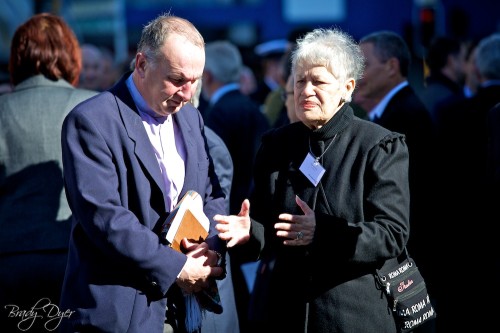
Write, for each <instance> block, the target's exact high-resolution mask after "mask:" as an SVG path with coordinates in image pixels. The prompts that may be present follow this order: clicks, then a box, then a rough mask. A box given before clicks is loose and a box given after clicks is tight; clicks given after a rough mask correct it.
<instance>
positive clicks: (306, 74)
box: [294, 64, 354, 129]
mask: <svg viewBox="0 0 500 333" xmlns="http://www.w3.org/2000/svg"><path fill="white" fill-rule="evenodd" d="M294 78H295V80H294V86H295V94H294V100H295V113H296V115H297V117H298V118H299V120H300V121H302V122H303V123H304V124H305V125H306V126H307V127H309V128H314V129H316V128H320V127H321V126H323V125H324V124H325V123H326V122H328V120H330V119H331V118H332V117H333V116H334V115H335V113H336V112H337V111H338V109H339V108H340V106H341V105H342V104H343V102H344V98H345V96H346V94H347V93H348V92H349V91H352V89H354V80H353V79H350V80H348V81H347V82H345V83H344V82H340V81H339V80H338V79H337V78H336V77H335V76H334V75H333V74H332V73H331V72H330V71H329V70H328V69H327V68H326V67H324V66H318V65H309V64H298V65H297V66H296V68H295V76H294Z"/></svg>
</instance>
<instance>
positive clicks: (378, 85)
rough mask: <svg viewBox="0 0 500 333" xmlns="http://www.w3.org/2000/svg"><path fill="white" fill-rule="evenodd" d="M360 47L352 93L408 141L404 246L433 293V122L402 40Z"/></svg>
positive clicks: (378, 36) (367, 41)
mask: <svg viewBox="0 0 500 333" xmlns="http://www.w3.org/2000/svg"><path fill="white" fill-rule="evenodd" d="M360 48H361V51H362V52H363V54H364V56H365V60H366V67H365V71H364V73H363V78H362V79H361V80H360V81H359V84H358V86H357V88H356V89H357V92H355V93H356V94H359V95H360V97H362V98H364V99H366V100H369V101H371V103H372V105H373V107H372V109H371V110H367V111H368V117H369V118H370V119H371V120H372V121H375V122H376V123H378V124H379V125H381V126H383V127H385V128H387V129H389V130H391V131H394V132H398V133H402V134H404V135H405V136H406V139H407V143H408V150H409V153H410V165H409V180H410V197H411V201H410V222H411V231H410V239H409V241H408V249H409V252H410V255H412V256H413V257H414V259H415V261H416V263H417V264H418V265H419V268H421V270H422V274H423V275H424V277H425V278H426V282H427V283H428V289H429V293H430V295H431V297H433V296H435V295H436V293H437V290H436V289H435V283H434V279H435V275H434V274H435V270H434V268H435V266H434V265H437V264H438V262H435V259H434V258H435V257H436V252H437V248H436V242H437V241H438V240H437V239H436V238H435V237H436V234H435V233H434V232H433V231H435V230H436V229H437V224H436V222H437V221H436V219H435V218H434V216H435V215H431V214H429V211H435V209H433V207H432V205H433V204H434V203H435V200H434V197H433V194H434V192H435V189H434V186H435V178H434V177H435V170H433V169H432V164H431V163H433V161H434V157H435V152H434V149H435V146H436V138H435V129H434V125H433V123H432V119H431V116H430V114H429V112H428V111H427V109H426V108H425V106H424V104H423V103H422V101H421V100H420V99H419V97H418V96H417V94H416V93H415V91H414V89H413V88H412V87H411V85H410V84H409V82H408V74H409V70H410V63H411V53H410V50H409V48H408V46H407V44H406V42H405V41H404V39H403V38H402V37H401V36H399V35H398V34H396V33H394V32H391V31H377V32H374V33H371V34H369V35H367V36H365V37H363V38H361V40H360ZM433 218H434V220H433ZM437 311H439V310H437ZM426 325H434V323H433V322H430V323H429V324H426ZM426 325H424V326H426ZM421 329H422V328H419V330H421ZM419 332H421V331H419Z"/></svg>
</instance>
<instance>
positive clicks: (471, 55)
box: [463, 41, 479, 97]
mask: <svg viewBox="0 0 500 333" xmlns="http://www.w3.org/2000/svg"><path fill="white" fill-rule="evenodd" d="M477 43H478V42H477V41H470V42H469V43H468V45H467V52H466V56H465V64H464V67H465V69H464V71H465V81H464V86H463V92H464V95H465V97H472V96H474V94H475V93H476V92H477V89H478V87H479V77H478V76H479V75H478V73H477V68H476V64H475V62H476V47H477Z"/></svg>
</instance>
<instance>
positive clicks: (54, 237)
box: [0, 13, 96, 332]
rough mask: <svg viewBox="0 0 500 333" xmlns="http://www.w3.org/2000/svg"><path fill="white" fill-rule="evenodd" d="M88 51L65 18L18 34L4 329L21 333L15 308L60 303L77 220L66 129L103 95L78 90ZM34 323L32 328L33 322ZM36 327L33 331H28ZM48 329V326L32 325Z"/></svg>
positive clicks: (3, 251) (6, 191) (3, 202)
mask: <svg viewBox="0 0 500 333" xmlns="http://www.w3.org/2000/svg"><path fill="white" fill-rule="evenodd" d="M81 67H82V63H81V51H80V47H79V44H78V40H77V39H76V37H75V35H74V33H73V31H72V30H71V29H70V27H69V26H68V25H67V24H66V23H65V22H64V21H63V20H62V19H61V18H60V17H58V16H56V15H52V14H48V13H42V14H36V15H34V16H33V17H31V18H30V19H29V20H28V21H26V22H24V23H23V24H22V25H21V26H19V27H18V29H17V30H16V31H15V34H14V36H13V39H12V43H11V53H10V59H9V73H10V80H11V83H12V86H13V87H14V89H13V91H12V92H11V93H7V94H3V95H1V96H0V229H1V230H2V231H1V232H0V270H1V273H0V327H1V330H2V331H3V332H17V331H18V330H19V328H21V327H18V326H17V325H18V324H19V322H20V320H19V318H8V313H9V311H10V310H12V307H10V306H9V305H15V306H18V307H19V309H21V310H28V309H30V308H31V307H33V306H34V305H35V304H36V303H37V302H38V301H39V300H41V299H43V298H46V299H47V300H46V301H43V302H44V305H45V304H46V303H48V302H50V303H53V304H58V302H59V297H60V291H61V286H62V281H63V277H64V270H65V267H66V257H67V248H68V240H69V232H70V227H71V223H70V222H69V217H70V215H71V211H70V209H69V207H68V203H67V201H66V196H65V193H64V190H63V177H62V162H61V126H62V122H63V119H64V117H65V116H66V114H67V113H68V112H69V111H70V110H71V109H72V108H73V107H74V106H75V105H76V104H77V103H79V102H81V101H83V100H85V99H87V98H90V97H91V96H93V95H95V94H96V92H94V91H89V90H82V89H76V88H75V86H76V85H77V83H78V79H79V75H80V71H81ZM25 324H26V323H25ZM24 328H25V330H28V327H27V326H25V327H24ZM29 329H30V330H32V331H33V332H36V331H39V332H42V331H45V330H46V329H45V328H44V327H43V326H42V323H40V322H35V324H34V326H33V327H31V328H29Z"/></svg>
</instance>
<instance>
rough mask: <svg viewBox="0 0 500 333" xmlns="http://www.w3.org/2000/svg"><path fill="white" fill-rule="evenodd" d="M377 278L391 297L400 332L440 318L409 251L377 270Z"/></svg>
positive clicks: (390, 305) (385, 292)
mask: <svg viewBox="0 0 500 333" xmlns="http://www.w3.org/2000/svg"><path fill="white" fill-rule="evenodd" d="M375 278H376V280H377V282H378V285H379V287H380V289H381V290H382V292H383V294H384V295H385V296H386V297H387V300H388V306H389V309H390V311H391V312H392V314H393V316H394V319H395V321H396V326H397V328H398V332H402V333H405V332H411V331H412V330H414V329H415V328H417V327H418V326H421V325H423V324H424V323H427V322H428V321H430V320H433V319H435V318H436V311H435V310H434V307H433V306H432V304H431V302H430V298H429V294H428V292H427V286H426V284H425V281H424V278H423V276H422V274H420V271H419V270H418V267H417V265H416V264H415V261H414V260H413V259H412V258H411V257H410V256H409V254H408V251H407V249H406V248H405V251H404V252H403V254H402V255H401V256H399V257H398V258H394V259H391V260H388V261H387V262H386V263H385V264H384V266H382V268H380V269H378V270H376V274H375Z"/></svg>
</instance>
